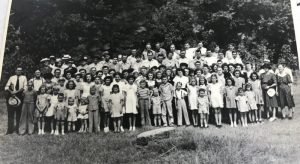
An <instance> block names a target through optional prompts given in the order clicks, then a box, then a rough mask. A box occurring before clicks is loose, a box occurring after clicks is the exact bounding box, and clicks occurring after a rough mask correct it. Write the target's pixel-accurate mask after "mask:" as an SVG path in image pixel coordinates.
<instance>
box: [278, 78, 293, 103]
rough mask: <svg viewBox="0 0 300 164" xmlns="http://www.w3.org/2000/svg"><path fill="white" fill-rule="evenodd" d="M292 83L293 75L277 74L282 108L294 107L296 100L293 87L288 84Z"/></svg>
mask: <svg viewBox="0 0 300 164" xmlns="http://www.w3.org/2000/svg"><path fill="white" fill-rule="evenodd" d="M290 83H292V80H291V77H290V75H288V74H285V75H283V76H280V74H278V75H277V84H278V96H279V104H280V107H281V108H284V107H285V106H287V107H289V108H292V107H294V100H293V96H292V94H291V87H290V86H289V85H288V84H290Z"/></svg>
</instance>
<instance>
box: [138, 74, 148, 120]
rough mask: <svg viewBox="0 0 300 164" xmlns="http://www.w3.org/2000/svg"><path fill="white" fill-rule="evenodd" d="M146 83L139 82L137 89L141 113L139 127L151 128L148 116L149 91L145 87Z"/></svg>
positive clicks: (143, 81)
mask: <svg viewBox="0 0 300 164" xmlns="http://www.w3.org/2000/svg"><path fill="white" fill-rule="evenodd" d="M146 83H147V82H146V81H145V80H141V81H140V88H138V91H137V96H138V103H139V108H140V113H141V125H142V126H144V125H146V126H151V120H150V115H149V109H150V90H149V88H147V87H146Z"/></svg>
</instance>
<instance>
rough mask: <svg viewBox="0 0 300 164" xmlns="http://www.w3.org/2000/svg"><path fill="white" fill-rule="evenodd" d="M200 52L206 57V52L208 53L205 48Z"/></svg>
mask: <svg viewBox="0 0 300 164" xmlns="http://www.w3.org/2000/svg"><path fill="white" fill-rule="evenodd" d="M200 52H201V54H202V55H205V54H206V52H207V49H206V48H205V47H201V48H200Z"/></svg>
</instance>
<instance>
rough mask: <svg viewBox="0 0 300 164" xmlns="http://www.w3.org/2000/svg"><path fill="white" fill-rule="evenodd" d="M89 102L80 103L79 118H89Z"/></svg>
mask: <svg viewBox="0 0 300 164" xmlns="http://www.w3.org/2000/svg"><path fill="white" fill-rule="evenodd" d="M87 106H88V105H87V104H80V105H79V107H78V116H77V118H78V119H83V120H85V119H88V118H89V115H88V112H87Z"/></svg>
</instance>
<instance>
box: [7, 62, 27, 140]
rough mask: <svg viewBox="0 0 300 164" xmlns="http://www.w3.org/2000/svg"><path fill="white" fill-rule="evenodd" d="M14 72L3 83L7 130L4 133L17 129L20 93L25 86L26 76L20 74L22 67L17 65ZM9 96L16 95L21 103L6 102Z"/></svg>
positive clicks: (19, 113) (20, 108) (10, 132)
mask: <svg viewBox="0 0 300 164" xmlns="http://www.w3.org/2000/svg"><path fill="white" fill-rule="evenodd" d="M15 73H16V74H15V75H13V76H11V77H10V78H9V80H8V82H7V83H6V85H5V91H6V93H7V97H6V106H7V117H8V119H7V132H6V134H12V133H13V132H14V131H15V130H16V131H17V130H18V129H19V122H20V116H21V110H22V93H23V91H24V90H25V89H26V87H27V78H26V76H24V75H22V68H21V67H17V69H16V72H15ZM10 97H18V98H19V99H20V100H21V104H20V105H18V106H12V105H10V104H9V103H8V99H9V98H10ZM14 118H15V119H16V126H15V127H14V120H15V119H14Z"/></svg>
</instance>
